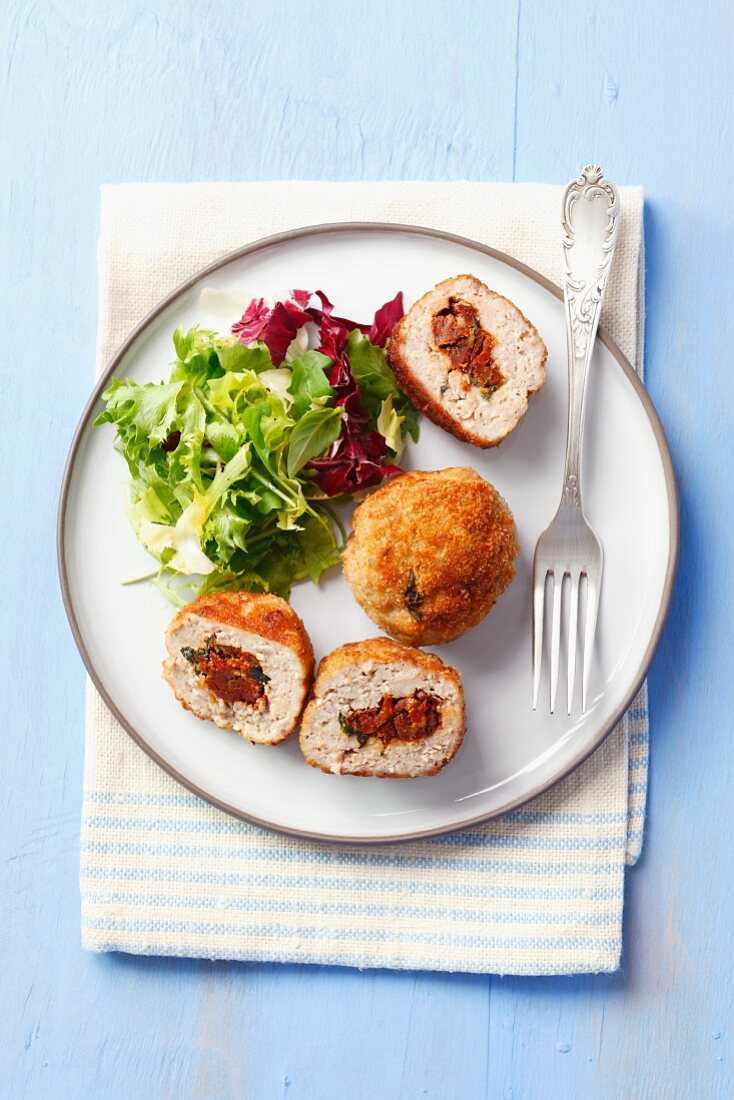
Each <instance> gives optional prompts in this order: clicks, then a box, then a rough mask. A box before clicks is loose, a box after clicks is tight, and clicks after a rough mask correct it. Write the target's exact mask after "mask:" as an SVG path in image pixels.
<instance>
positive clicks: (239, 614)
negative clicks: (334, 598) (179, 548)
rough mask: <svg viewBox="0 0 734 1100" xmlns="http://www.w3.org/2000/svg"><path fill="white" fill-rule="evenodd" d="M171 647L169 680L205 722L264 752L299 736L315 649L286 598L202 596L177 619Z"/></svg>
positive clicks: (166, 676) (170, 636)
mask: <svg viewBox="0 0 734 1100" xmlns="http://www.w3.org/2000/svg"><path fill="white" fill-rule="evenodd" d="M166 647H167V649H168V653H169V656H168V658H167V659H166V660H165V661H164V663H163V676H164V679H165V680H167V681H168V683H169V684H170V685H171V687H172V688H173V693H174V695H175V696H176V698H177V699H178V701H179V702H180V703H181V704H182V706H184V707H185V708H186V709H187V710H190V711H191V712H192V713H193V714H195V715H196V717H197V718H203V719H208V720H209V721H211V722H214V723H215V725H217V726H220V727H221V728H222V729H232V730H235V731H236V732H237V733H239V734H240V735H241V736H242V737H244V738H245V740H247V741H254V742H255V743H256V744H259V745H275V744H277V743H278V742H279V741H284V740H285V738H286V737H288V736H289V735H290V734H291V733H292V732H293V730H294V729H295V727H296V725H297V723H298V719H299V718H300V716H301V711H302V710H303V704H304V703H305V701H306V696H307V695H308V692H309V689H310V687H311V683H312V681H313V666H314V661H313V649H312V647H311V641H310V639H309V637H308V634H307V633H306V631H305V629H304V626H303V623H302V622H301V620H300V619H299V618H298V616H297V615H296V613H295V611H294V610H293V608H292V607H291V606H290V604H288V603H286V601H285V600H282V599H281V598H280V596H271V595H265V594H258V593H253V592H214V593H212V594H211V595H208V596H200V597H199V599H197V600H194V601H193V603H190V604H188V605H187V606H186V607H184V608H182V609H181V610H180V611H179V612H178V614H177V615H175V616H174V618H173V620H172V622H171V624H170V626H169V627H168V630H167V631H166Z"/></svg>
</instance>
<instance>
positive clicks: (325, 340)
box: [96, 291, 417, 604]
mask: <svg viewBox="0 0 734 1100" xmlns="http://www.w3.org/2000/svg"><path fill="white" fill-rule="evenodd" d="M314 298H315V299H316V300H317V301H318V303H319V304H318V306H316V305H311V304H310V303H311V302H312V300H313V299H314ZM402 312H403V309H402V295H400V294H399V295H397V296H396V298H395V299H393V301H392V302H388V303H386V305H385V306H383V307H382V309H381V310H378V312H377V314H376V315H375V320H374V322H373V323H372V325H370V326H367V325H359V324H356V323H354V322H351V321H348V320H347V319H346V318H340V317H335V316H334V313H333V306H332V305H331V303H330V302H329V300H328V299H327V298H326V296H325V295H323V294H322V293H321V292H316V294H315V295H312V294H310V293H309V292H306V291H293V292H292V293H291V295H290V297H289V298H288V299H287V300H286V301H284V302H276V303H275V305H272V306H270V305H266V304H265V303H264V301H263V300H262V299H254V300H253V301H252V302H251V303H250V305H249V306H248V307H247V309H246V310H245V312H244V314H243V316H242V318H241V319H240V321H238V322H237V323H236V324H235V325H233V326H232V332H231V333H229V334H226V335H222V334H219V333H217V332H215V331H213V330H212V329H207V328H200V327H198V326H197V327H194V328H192V329H190V330H189V331H188V332H183V331H181V330H180V329H177V330H176V332H175V333H174V334H173V345H174V350H175V360H174V362H173V366H172V369H171V373H170V378H169V379H168V381H166V382H160V383H147V384H144V385H138V384H137V383H135V382H133V381H131V380H129V379H126V380H119V379H114V380H113V381H112V383H111V384H110V386H109V388H108V389H107V391H106V392H105V394H104V395H103V399H104V402H105V409H104V411H103V412H102V413H101V414H100V416H99V417H98V418H97V420H96V423H97V424H106V423H110V424H113V425H114V426H115V430H116V446H117V447H118V449H119V450H120V451H121V452H122V454H123V455H124V457H125V460H126V462H127V465H128V469H129V471H130V497H129V503H128V514H129V518H130V522H131V525H132V528H133V530H134V532H135V534H136V536H137V538H138V539H139V540H140V542H141V543H142V544H143V546H144V547H145V549H146V550H147V551H148V553H149V554H151V555H152V557H153V558H154V559H155V560H156V567H155V570H153V571H152V572H151V574H149V575H150V576H153V577H154V579H155V581H156V583H157V584H158V585H159V587H161V588H162V590H163V591H164V592H165V594H166V595H167V596H168V598H169V599H170V600H171V601H172V602H174V603H179V604H183V603H185V602H187V601H188V600H190V599H192V598H193V597H194V596H196V595H200V594H202V593H203V592H207V591H212V590H214V589H218V588H247V589H250V590H252V591H267V592H275V593H278V594H279V595H283V596H287V595H288V594H289V592H290V589H291V586H292V585H293V584H294V583H295V582H297V581H300V580H303V579H305V578H310V579H311V580H313V581H318V579H319V578H320V576H321V574H322V573H323V572H324V570H325V569H328V568H329V567H330V566H332V565H334V564H336V562H338V560H339V556H340V551H341V546H342V543H343V540H344V529H343V526H342V524H341V521H340V519H339V516H338V506H339V504H341V503H344V501H345V500H348V499H349V498H350V497H352V496H353V495H354V494H355V493H361V492H362V491H363V490H364V489H366V488H369V487H371V486H374V485H378V484H379V483H380V482H381V481H383V480H384V479H385V478H386V477H389V476H391V475H392V474H395V473H398V472H399V470H398V467H397V466H396V465H395V463H396V461H397V460H398V459H399V456H400V454H401V452H402V449H403V446H404V443H405V439H406V435H408V434H410V435H411V436H412V437H413V438H414V439H415V438H417V415H416V412H415V409H414V408H413V406H412V405H411V404H410V402H409V401H408V399H407V398H405V397H404V396H403V395H402V394H401V392H400V390H399V389H398V387H397V384H396V382H395V378H394V375H393V373H392V371H391V370H390V367H389V365H388V362H387V357H386V354H385V344H386V343H387V341H388V339H389V333H390V332H391V331H392V327H393V325H394V323H395V321H396V320H398V319H399V317H400V316H402ZM309 343H315V344H316V345H317V346H316V347H313V348H310V347H309V346H308V345H309Z"/></svg>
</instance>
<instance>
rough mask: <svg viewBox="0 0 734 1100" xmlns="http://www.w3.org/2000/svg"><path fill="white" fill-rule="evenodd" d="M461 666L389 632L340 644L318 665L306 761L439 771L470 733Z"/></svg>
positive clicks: (397, 774)
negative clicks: (395, 638) (451, 664)
mask: <svg viewBox="0 0 734 1100" xmlns="http://www.w3.org/2000/svg"><path fill="white" fill-rule="evenodd" d="M464 729H465V721H464V693H463V690H462V686H461V679H460V678H459V674H458V672H456V670H455V669H453V668H450V667H449V666H448V665H445V664H444V663H443V661H441V660H440V659H439V658H438V657H436V656H434V654H432V653H422V652H421V651H420V650H418V649H409V648H408V647H407V646H402V645H399V644H398V643H397V642H393V641H392V640H391V639H390V638H370V639H369V641H366V642H351V643H350V644H348V645H343V646H340V647H339V649H335V650H334V651H333V653H330V654H329V656H328V657H325V658H324V660H323V661H322V662H321V664H320V666H319V671H318V674H317V676H316V682H315V684H314V690H313V697H312V698H311V701H310V702H309V704H308V706H307V707H306V710H305V713H304V715H303V722H302V724H301V733H300V743H301V751H302V752H303V755H304V757H305V760H306V763H307V764H311V766H312V767H315V768H321V770H322V771H325V772H332V773H333V774H335V775H363V776H376V777H377V778H380V779H409V778H412V777H414V776H419V775H435V773H436V772H438V771H440V770H441V768H443V767H444V766H445V765H446V764H447V763H448V762H449V760H451V759H452V757H453V756H455V754H456V752H457V750H458V748H459V745H460V744H461V742H462V739H463V737H464Z"/></svg>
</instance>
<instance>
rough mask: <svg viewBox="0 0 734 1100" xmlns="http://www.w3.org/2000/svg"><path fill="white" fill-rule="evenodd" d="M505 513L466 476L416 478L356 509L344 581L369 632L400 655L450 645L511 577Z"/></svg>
mask: <svg viewBox="0 0 734 1100" xmlns="http://www.w3.org/2000/svg"><path fill="white" fill-rule="evenodd" d="M517 552H518V545H517V533H516V530H515V521H514V519H513V518H512V512H511V511H510V509H509V508H508V506H507V504H506V503H505V501H504V500H503V498H502V497H501V496H500V494H499V493H498V492H497V490H496V489H495V488H494V487H493V486H492V485H490V484H489V482H488V481H485V480H484V479H483V478H481V477H480V476H479V474H478V473H476V471H475V470H472V469H469V468H468V467H466V466H459V467H452V468H449V469H447V470H435V471H431V472H428V473H424V472H420V471H415V472H413V473H408V474H403V476H402V477H398V478H396V479H395V480H393V481H389V482H387V484H385V485H383V486H382V487H381V488H379V489H378V490H377V491H376V492H374V493H373V494H372V496H370V497H368V498H367V500H365V501H364V502H363V503H362V504H360V506H359V507H358V508H357V510H356V512H355V513H354V517H353V519H352V533H351V535H350V536H349V540H348V542H347V547H346V550H345V552H344V559H343V561H344V576H345V577H346V580H347V583H348V584H349V586H350V588H351V589H352V592H353V593H354V597H355V599H356V600H357V602H358V603H359V604H361V606H362V607H363V609H364V610H365V611H366V613H367V614H368V615H369V617H370V618H371V619H372V620H373V622H375V623H377V625H378V626H379V627H380V628H381V629H382V630H384V631H386V632H387V633H388V634H392V636H393V637H394V638H397V639H398V640H399V641H401V642H406V643H408V644H409V645H440V644H441V643H442V642H450V641H453V639H454V638H458V637H459V636H460V635H461V634H464V633H465V631H467V630H469V629H470V628H471V627H472V626H476V625H477V623H478V622H479V621H480V620H481V619H483V618H484V616H485V615H486V614H487V612H488V611H489V610H490V609H491V608H492V607H493V606H494V603H495V601H496V600H497V598H498V596H500V595H501V594H502V592H504V590H505V589H506V588H507V586H508V584H509V583H510V581H511V580H512V578H513V577H514V576H515V564H514V563H515V558H516V556H517Z"/></svg>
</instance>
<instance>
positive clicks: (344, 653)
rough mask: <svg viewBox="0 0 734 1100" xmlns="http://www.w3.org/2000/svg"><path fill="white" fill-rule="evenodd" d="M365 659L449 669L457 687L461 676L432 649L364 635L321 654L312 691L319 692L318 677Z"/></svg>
mask: <svg viewBox="0 0 734 1100" xmlns="http://www.w3.org/2000/svg"><path fill="white" fill-rule="evenodd" d="M365 661H376V662H378V663H379V664H389V663H390V662H391V661H409V662H410V663H411V664H413V665H416V666H417V667H418V668H420V669H421V671H422V672H436V673H443V672H451V673H453V676H454V677H455V678H456V681H457V682H458V685H459V688H461V680H460V679H459V674H458V672H457V671H456V670H455V669H453V668H451V666H450V665H445V664H444V663H443V661H442V660H441V658H440V657H437V656H436V654H435V653H424V652H423V650H422V649H414V648H413V647H412V646H407V645H401V643H400V642H396V641H395V640H394V639H393V638H383V637H380V638H368V639H367V640H366V641H362V642H346V644H345V645H340V646H339V647H338V649H334V650H332V651H331V653H328V654H327V655H326V657H323V658H322V660H321V661H320V662H319V667H318V670H317V672H316V683H315V684H314V694H315V695H318V694H319V690H318V688H319V679H322V680H323V679H324V678H325V677H326V676H338V675H339V673H340V672H341V671H342V669H344V668H346V667H347V666H349V665H361V664H364V662H365Z"/></svg>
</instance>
